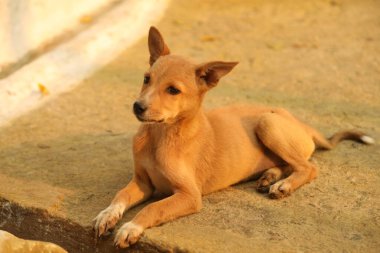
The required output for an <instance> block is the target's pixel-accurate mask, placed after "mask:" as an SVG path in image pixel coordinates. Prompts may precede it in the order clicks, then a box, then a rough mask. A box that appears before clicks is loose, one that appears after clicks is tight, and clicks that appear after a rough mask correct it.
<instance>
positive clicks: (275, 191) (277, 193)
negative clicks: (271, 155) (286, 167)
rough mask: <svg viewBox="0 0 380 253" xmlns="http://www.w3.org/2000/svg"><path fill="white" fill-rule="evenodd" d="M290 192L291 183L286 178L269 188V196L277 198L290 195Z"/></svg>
mask: <svg viewBox="0 0 380 253" xmlns="http://www.w3.org/2000/svg"><path fill="white" fill-rule="evenodd" d="M291 192H292V185H291V184H290V183H289V182H287V181H286V180H280V181H278V182H277V183H275V184H274V185H272V186H271V187H270V189H269V197H271V198H274V199H279V198H283V197H286V196H288V195H290V193H291Z"/></svg>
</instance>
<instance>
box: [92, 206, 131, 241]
mask: <svg viewBox="0 0 380 253" xmlns="http://www.w3.org/2000/svg"><path fill="white" fill-rule="evenodd" d="M124 210H125V206H124V205H123V204H111V205H110V206H109V207H107V208H106V209H104V210H103V211H101V212H100V213H99V214H98V215H97V216H96V217H95V219H94V220H93V223H94V230H95V237H100V236H102V235H103V234H105V233H106V232H107V231H108V230H110V229H112V228H114V227H115V225H116V223H117V222H118V221H119V220H120V219H121V217H122V216H123V213H124Z"/></svg>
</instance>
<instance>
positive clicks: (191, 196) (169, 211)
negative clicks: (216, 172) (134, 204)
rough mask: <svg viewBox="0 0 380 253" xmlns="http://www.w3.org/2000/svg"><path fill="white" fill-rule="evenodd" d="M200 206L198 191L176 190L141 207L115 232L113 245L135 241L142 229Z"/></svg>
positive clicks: (192, 211) (120, 245) (190, 211)
mask: <svg viewBox="0 0 380 253" xmlns="http://www.w3.org/2000/svg"><path fill="white" fill-rule="evenodd" d="M201 206H202V198H201V194H200V193H199V192H195V191H192V192H189V191H183V190H182V191H181V190H178V191H176V192H175V193H174V194H173V195H171V196H170V197H168V198H165V199H163V200H160V201H157V202H155V203H152V204H150V205H148V206H146V207H145V208H144V209H142V210H141V211H140V212H139V213H138V214H137V215H136V217H135V218H134V219H133V220H132V221H130V222H127V223H125V224H124V225H123V226H122V227H121V228H120V229H119V231H118V232H117V234H116V237H115V245H117V246H119V247H121V248H125V247H128V246H129V245H131V244H134V243H136V242H137V240H138V239H139V237H140V236H141V234H142V232H143V231H144V229H146V228H149V227H153V226H157V225H159V224H162V223H165V222H167V221H169V220H173V219H176V218H178V217H181V216H185V215H189V214H192V213H195V212H198V211H199V210H200V208H201Z"/></svg>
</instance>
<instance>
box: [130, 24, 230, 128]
mask: <svg viewBox="0 0 380 253" xmlns="http://www.w3.org/2000/svg"><path fill="white" fill-rule="evenodd" d="M148 45H149V52H150V61H149V63H150V68H149V70H148V71H147V72H146V73H145V75H144V82H143V86H142V89H141V93H140V96H139V98H138V99H137V101H136V102H135V103H134V104H133V112H134V113H135V115H136V117H137V118H138V119H139V120H140V121H142V122H150V123H161V122H163V123H174V122H176V121H178V120H180V119H183V118H186V117H191V115H194V114H195V113H196V112H197V111H198V110H199V107H200V105H201V103H202V98H203V96H204V94H205V93H206V91H208V90H209V89H211V88H212V87H215V86H216V85H217V83H218V81H219V79H220V78H221V77H223V76H224V75H226V74H227V73H228V72H230V71H231V70H232V69H233V67H235V66H236V64H237V62H221V61H214V62H208V63H204V64H199V65H197V64H193V63H191V62H190V61H188V60H185V59H184V58H182V57H179V56H175V55H171V54H170V50H169V48H168V47H167V45H166V44H165V42H164V39H163V38H162V36H161V34H160V32H159V31H158V30H157V29H156V28H155V27H151V28H150V30H149V37H148Z"/></svg>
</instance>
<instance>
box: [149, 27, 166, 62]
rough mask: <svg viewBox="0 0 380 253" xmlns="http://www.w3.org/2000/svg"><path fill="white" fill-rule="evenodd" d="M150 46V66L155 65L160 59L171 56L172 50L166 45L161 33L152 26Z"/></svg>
mask: <svg viewBox="0 0 380 253" xmlns="http://www.w3.org/2000/svg"><path fill="white" fill-rule="evenodd" d="M148 46H149V53H150V59H149V64H150V66H152V65H153V63H154V62H155V61H156V60H157V59H158V57H160V56H163V55H167V54H170V50H169V48H168V46H167V45H166V44H165V42H164V39H163V38H162V35H161V33H160V32H159V31H158V30H157V28H156V27H154V26H151V27H150V29H149V36H148Z"/></svg>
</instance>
